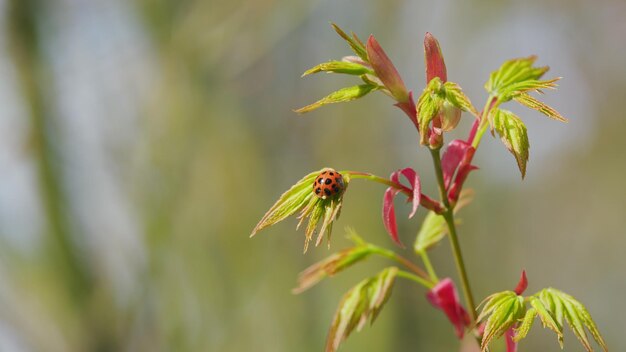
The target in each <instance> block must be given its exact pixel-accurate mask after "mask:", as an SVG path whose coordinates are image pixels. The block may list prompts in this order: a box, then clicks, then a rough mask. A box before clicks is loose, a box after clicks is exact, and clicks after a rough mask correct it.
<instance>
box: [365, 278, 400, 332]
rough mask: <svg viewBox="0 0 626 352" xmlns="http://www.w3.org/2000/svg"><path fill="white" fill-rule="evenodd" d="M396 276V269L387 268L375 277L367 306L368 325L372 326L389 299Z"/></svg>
mask: <svg viewBox="0 0 626 352" xmlns="http://www.w3.org/2000/svg"><path fill="white" fill-rule="evenodd" d="M397 274H398V268H396V267H389V268H387V269H385V270H383V271H382V272H381V273H380V274H379V275H378V276H377V279H376V282H375V284H374V285H372V288H371V296H370V306H369V307H370V311H371V319H370V324H374V321H375V320H376V318H377V317H378V314H380V311H381V310H382V309H383V306H384V305H385V303H387V301H388V300H389V297H391V289H392V288H393V284H394V282H395V280H396V275H397Z"/></svg>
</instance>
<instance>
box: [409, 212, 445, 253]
mask: <svg viewBox="0 0 626 352" xmlns="http://www.w3.org/2000/svg"><path fill="white" fill-rule="evenodd" d="M447 233H448V225H447V224H446V220H445V219H444V218H443V216H441V215H439V214H437V213H435V212H433V211H429V212H428V215H426V217H425V218H424V221H423V222H422V226H421V227H420V230H419V232H418V233H417V237H416V238H415V244H414V246H413V248H414V249H415V251H416V252H417V253H424V252H425V251H427V250H428V249H429V248H430V247H432V246H434V245H435V244H437V243H439V241H441V239H443V237H444V236H445V235H446V234H447Z"/></svg>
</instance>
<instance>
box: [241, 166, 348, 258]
mask: <svg viewBox="0 0 626 352" xmlns="http://www.w3.org/2000/svg"><path fill="white" fill-rule="evenodd" d="M325 170H332V169H322V170H320V171H316V172H312V173H310V174H308V175H307V176H305V177H304V178H302V179H301V180H300V181H298V182H297V183H296V184H295V185H294V186H292V187H291V188H290V189H289V190H288V191H287V192H285V193H283V195H281V196H280V198H279V199H278V201H277V202H276V203H274V205H273V206H272V207H271V208H270V210H269V211H268V212H267V213H266V214H265V215H264V216H263V218H262V219H261V221H259V223H258V224H257V225H256V227H255V228H254V230H253V231H252V235H250V237H252V236H254V235H256V233H257V232H258V231H260V230H262V229H264V228H266V227H268V226H271V225H274V224H276V223H278V222H280V221H282V220H284V219H286V218H287V217H289V216H291V215H294V214H295V213H296V212H299V215H298V219H300V221H299V222H298V226H297V227H296V230H297V229H298V228H300V226H301V225H302V223H303V222H304V220H305V219H307V218H308V219H309V223H308V224H307V226H306V230H305V241H304V252H306V251H307V249H308V246H309V242H310V241H311V239H312V238H313V234H314V233H315V230H316V228H317V225H318V224H319V223H320V221H321V223H322V225H321V229H320V231H319V233H318V236H317V240H316V246H318V245H319V244H320V243H321V241H322V239H323V237H324V235H326V236H327V238H329V239H330V235H331V231H332V224H333V222H334V221H335V220H336V219H337V218H338V217H339V214H340V212H341V207H342V205H343V195H344V194H345V190H346V189H347V187H348V183H349V182H350V177H349V175H345V177H343V184H344V188H343V190H342V192H341V193H337V194H335V195H332V196H329V197H323V198H320V197H318V196H316V195H315V193H314V191H313V184H314V181H315V179H316V178H317V176H318V175H319V174H320V173H321V172H323V171H325ZM333 171H334V170H333Z"/></svg>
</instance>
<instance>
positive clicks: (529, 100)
mask: <svg viewBox="0 0 626 352" xmlns="http://www.w3.org/2000/svg"><path fill="white" fill-rule="evenodd" d="M513 99H515V101H516V102H518V103H520V104H522V105H524V106H526V107H529V108H531V109H533V110H537V111H539V112H540V113H542V114H544V115H546V116H548V117H549V118H551V119H554V120H557V121H561V122H568V120H567V119H566V118H565V117H563V116H562V115H561V114H559V112H558V111H556V110H554V109H553V108H551V107H550V106H548V105H546V104H545V103H542V102H540V101H539V100H537V99H535V98H533V97H531V96H530V95H528V94H527V93H522V94H519V95H518V96H516V97H515V98H513Z"/></svg>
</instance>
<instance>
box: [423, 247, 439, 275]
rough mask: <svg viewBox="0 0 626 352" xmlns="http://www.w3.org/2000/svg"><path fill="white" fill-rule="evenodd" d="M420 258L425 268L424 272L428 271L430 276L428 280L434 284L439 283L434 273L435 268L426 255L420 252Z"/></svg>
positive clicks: (424, 252)
mask: <svg viewBox="0 0 626 352" xmlns="http://www.w3.org/2000/svg"><path fill="white" fill-rule="evenodd" d="M420 256H421V257H422V262H424V266H425V267H426V271H428V275H429V276H430V279H431V280H432V281H434V282H439V277H437V273H435V268H434V267H433V264H432V263H431V262H430V258H429V257H428V253H427V252H426V251H423V252H420Z"/></svg>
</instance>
